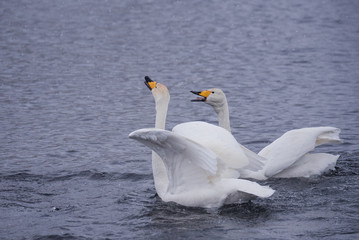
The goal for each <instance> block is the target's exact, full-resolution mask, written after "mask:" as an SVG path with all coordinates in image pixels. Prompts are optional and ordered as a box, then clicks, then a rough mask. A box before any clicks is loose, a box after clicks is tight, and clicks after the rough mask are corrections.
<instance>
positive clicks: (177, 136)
mask: <svg viewBox="0 0 359 240" xmlns="http://www.w3.org/2000/svg"><path fill="white" fill-rule="evenodd" d="M145 79H146V82H145V84H146V85H147V87H148V88H149V89H150V90H151V92H152V95H153V97H154V99H155V103H156V123H155V128H154V129H140V130H137V131H134V132H132V133H131V134H130V135H129V137H130V138H132V139H135V140H137V141H139V142H141V143H143V144H144V145H146V146H147V147H149V148H151V149H152V150H153V152H152V168H153V177H154V182H155V188H156V191H157V193H158V195H159V196H160V198H161V199H162V200H163V201H166V202H168V201H173V202H176V203H178V204H181V205H184V206H196V207H218V206H221V205H223V204H231V203H241V202H246V201H248V200H250V199H253V198H255V197H269V196H270V195H272V194H273V192H274V190H272V189H271V188H269V187H264V186H261V185H259V184H257V183H254V182H250V181H247V180H242V179H237V177H238V176H239V175H240V169H247V171H251V169H255V170H258V169H261V168H262V166H263V163H262V162H261V160H262V158H261V157H257V159H249V158H248V157H247V156H246V155H245V154H244V153H243V151H242V150H241V148H238V145H239V144H238V143H237V141H235V139H234V137H233V136H232V135H231V134H230V133H229V132H228V131H226V130H224V129H223V128H221V127H218V126H215V125H211V124H208V123H204V122H202V123H201V122H189V123H183V124H180V125H177V126H176V127H175V128H174V129H173V131H172V132H171V131H166V130H164V129H165V122H166V115H167V108H168V103H169V100H170V95H169V92H168V89H167V88H166V86H165V85H163V84H160V83H156V82H154V81H152V80H151V79H150V78H149V77H145ZM206 127H207V128H206ZM197 128H198V129H201V131H197ZM209 131H213V133H214V134H213V135H212V137H211V138H212V139H213V140H214V139H217V140H219V139H221V140H222V142H221V144H222V145H219V146H217V147H216V144H214V143H213V142H212V143H211V141H208V138H209V136H208V133H209ZM205 134H206V135H207V137H205ZM203 137H205V138H207V143H202V142H198V141H200V139H201V138H203ZM224 141H227V142H224ZM226 143H227V144H229V145H231V144H232V145H235V146H236V149H237V150H236V151H234V152H233V153H231V155H229V154H228V153H226V146H225V144H226ZM244 151H246V150H244ZM248 151H249V150H248ZM224 156H228V159H229V160H230V161H232V162H231V163H230V164H227V163H226V158H224ZM234 159H236V160H237V161H234Z"/></svg>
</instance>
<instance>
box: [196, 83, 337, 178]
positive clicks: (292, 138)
mask: <svg viewBox="0 0 359 240" xmlns="http://www.w3.org/2000/svg"><path fill="white" fill-rule="evenodd" d="M191 92H192V93H193V94H196V95H198V96H199V97H197V98H196V99H193V100H191V101H192V102H205V103H207V104H209V105H210V106H212V107H213V109H214V110H215V112H216V113H217V116H218V122H219V126H220V127H222V128H224V129H226V130H227V131H229V132H231V127H230V120H229V110H228V103H227V99H226V95H225V94H224V92H223V91H222V90H221V89H219V88H211V89H208V90H204V91H200V92H198V91H191ZM339 134H340V129H339V128H335V127H311V128H301V129H294V130H290V131H288V132H286V133H284V134H283V135H282V136H281V137H279V138H278V139H276V140H275V141H274V142H272V143H271V144H269V145H268V146H266V147H265V148H263V149H262V150H261V151H260V152H259V153H258V155H259V156H261V157H263V158H265V159H266V161H265V165H264V167H263V169H262V170H261V171H259V172H257V173H256V174H250V177H251V178H254V179H266V178H270V177H275V178H291V177H311V176H314V175H320V174H322V173H325V172H327V171H329V170H331V169H334V167H335V165H336V162H337V160H338V158H339V155H332V154H327V153H310V152H312V151H313V150H314V149H315V147H317V146H319V145H322V144H327V143H341V142H342V140H341V139H340V138H339Z"/></svg>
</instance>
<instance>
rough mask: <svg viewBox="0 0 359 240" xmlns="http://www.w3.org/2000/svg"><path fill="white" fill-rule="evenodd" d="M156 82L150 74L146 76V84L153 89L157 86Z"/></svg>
mask: <svg viewBox="0 0 359 240" xmlns="http://www.w3.org/2000/svg"><path fill="white" fill-rule="evenodd" d="M156 84H157V83H156V82H155V81H153V80H151V78H150V77H149V76H145V85H146V86H147V87H148V89H150V90H151V91H152V89H154V88H155V87H156Z"/></svg>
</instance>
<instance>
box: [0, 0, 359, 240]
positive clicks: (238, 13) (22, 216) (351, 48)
mask: <svg viewBox="0 0 359 240" xmlns="http://www.w3.org/2000/svg"><path fill="white" fill-rule="evenodd" d="M358 12H359V1H356V0H343V1H330V0H324V1H309V0H304V1H285V0H281V1H279V0H278V1H277V0H276V1H259V0H255V1H235V0H233V1H215V0H214V1H197V0H196V1H164V0H159V1H151V0H146V1H131V0H122V1H114V0H113V1H112V0H108V1H94V0H91V1H82V0H78V1H73V0H64V1H60V0H58V1H45V0H38V1H30V0H28V1H26V0H16V1H12V0H3V1H1V2H0V26H1V27H0V126H1V130H0V236H1V239H319V238H326V239H355V238H359V225H358V222H359V200H358V199H359V187H358V180H359V138H358V136H359V130H358V129H359V94H358V92H359V14H358ZM145 75H149V76H150V77H151V78H153V79H154V80H156V81H158V82H161V83H164V84H166V85H167V87H168V88H169V90H170V92H171V103H170V106H169V112H168V118H167V129H171V128H172V127H173V126H175V125H176V124H178V123H181V122H185V121H192V120H201V121H207V122H210V123H214V124H217V118H216V115H215V113H214V111H213V110H212V109H211V107H209V106H207V105H205V104H203V103H192V102H190V99H192V98H193V97H194V95H192V94H191V93H190V92H189V91H190V90H197V91H198V90H204V89H207V88H210V87H219V88H222V89H223V90H224V92H225V93H226V94H227V99H228V102H229V105H230V114H231V123H232V131H233V134H234V136H235V137H236V139H237V140H238V141H239V142H240V143H241V144H243V145H244V146H246V147H248V148H249V149H251V150H253V151H256V152H258V151H259V150H260V149H262V148H263V147H265V146H266V145H267V144H269V143H270V142H271V141H273V140H275V139H276V138H277V137H279V136H280V135H282V134H283V133H284V132H286V131H288V130H291V129H294V128H301V127H313V126H334V127H339V128H341V129H342V133H341V137H342V139H343V140H344V143H343V144H340V145H332V146H323V147H320V151H321V152H327V153H332V154H340V155H341V156H340V158H339V160H338V163H337V168H336V170H335V171H332V172H330V173H328V174H325V175H324V176H318V177H312V178H309V179H306V178H296V179H274V180H268V181H262V182H260V183H261V184H263V185H270V186H271V187H272V188H273V189H275V190H277V191H276V193H275V194H274V195H273V196H272V197H270V198H268V199H257V200H255V201H252V202H251V203H248V204H242V205H233V206H227V207H223V208H220V209H211V210H204V209H198V208H186V207H181V206H178V205H176V204H173V203H163V202H162V201H161V200H160V199H159V198H158V197H157V196H156V195H155V189H154V185H153V179H152V170H151V151H150V150H149V149H148V148H146V147H145V146H143V145H141V144H139V143H138V142H136V141H133V140H130V139H129V138H128V134H129V133H130V132H131V131H133V130H136V129H139V128H145V127H153V126H154V121H155V107H154V101H153V97H152V95H151V93H150V92H149V91H148V89H147V88H146V86H145V85H144V84H143V81H144V79H143V78H144V76H145Z"/></svg>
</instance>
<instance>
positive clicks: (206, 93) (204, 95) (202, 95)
mask: <svg viewBox="0 0 359 240" xmlns="http://www.w3.org/2000/svg"><path fill="white" fill-rule="evenodd" d="M191 93H193V94H196V95H198V96H200V97H198V98H196V99H192V100H191V102H205V101H206V100H207V97H208V96H209V94H211V92H210V91H208V90H205V91H202V92H195V91H191Z"/></svg>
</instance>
